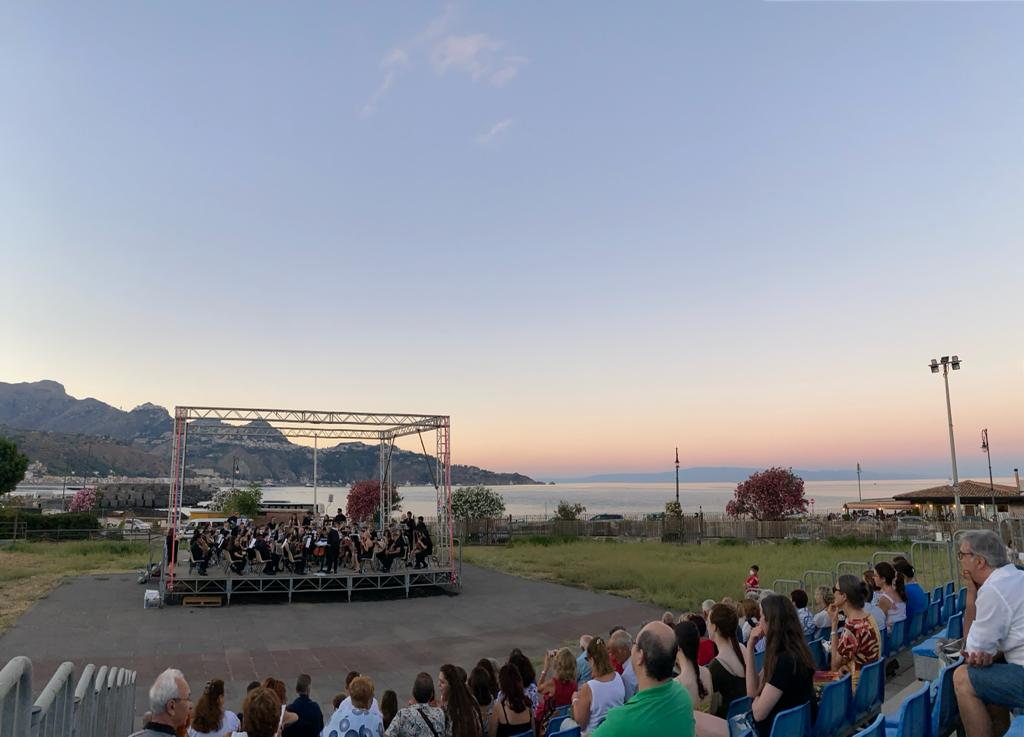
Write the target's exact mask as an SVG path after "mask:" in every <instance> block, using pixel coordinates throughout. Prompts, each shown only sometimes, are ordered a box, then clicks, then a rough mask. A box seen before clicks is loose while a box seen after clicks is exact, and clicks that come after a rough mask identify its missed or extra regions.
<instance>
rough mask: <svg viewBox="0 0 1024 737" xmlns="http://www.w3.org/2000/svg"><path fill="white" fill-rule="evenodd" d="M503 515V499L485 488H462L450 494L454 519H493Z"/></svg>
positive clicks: (488, 488)
mask: <svg viewBox="0 0 1024 737" xmlns="http://www.w3.org/2000/svg"><path fill="white" fill-rule="evenodd" d="M503 514H505V499H504V497H502V496H501V494H499V493H498V492H496V491H495V490H494V489H491V488H490V487H487V486H463V487H460V488H458V489H456V490H455V491H454V492H453V493H452V516H453V517H455V519H493V518H495V517H501V516H502V515H503Z"/></svg>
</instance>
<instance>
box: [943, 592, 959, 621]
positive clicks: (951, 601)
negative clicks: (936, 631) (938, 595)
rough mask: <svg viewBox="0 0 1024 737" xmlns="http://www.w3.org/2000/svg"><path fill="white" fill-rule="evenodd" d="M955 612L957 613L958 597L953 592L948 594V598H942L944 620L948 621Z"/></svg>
mask: <svg viewBox="0 0 1024 737" xmlns="http://www.w3.org/2000/svg"><path fill="white" fill-rule="evenodd" d="M954 614H956V597H955V596H953V595H952V594H948V595H947V596H946V598H945V599H943V600H942V621H943V622H946V621H948V620H949V618H950V617H952V616H953V615H954Z"/></svg>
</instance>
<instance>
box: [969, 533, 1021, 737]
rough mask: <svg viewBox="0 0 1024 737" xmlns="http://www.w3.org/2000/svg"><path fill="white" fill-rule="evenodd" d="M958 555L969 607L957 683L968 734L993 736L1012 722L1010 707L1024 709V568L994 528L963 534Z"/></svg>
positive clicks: (981, 736) (1001, 731) (973, 736)
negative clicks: (1014, 560) (1009, 554)
mask: <svg viewBox="0 0 1024 737" xmlns="http://www.w3.org/2000/svg"><path fill="white" fill-rule="evenodd" d="M956 557H957V558H958V559H959V560H960V567H961V571H962V573H963V577H964V580H965V581H966V588H967V605H966V608H965V610H964V647H963V654H964V664H963V665H962V666H960V667H959V668H957V669H956V671H955V672H954V673H953V686H954V688H955V689H956V699H957V702H958V704H959V705H960V715H961V717H962V718H963V724H964V731H965V732H966V733H967V737H990V736H991V735H992V734H1002V733H1003V732H1004V731H1005V730H1006V728H1007V727H1008V726H1009V711H1008V710H1009V709H1012V708H1021V707H1024V571H1021V570H1019V569H1017V567H1016V566H1014V565H1013V564H1012V563H1010V561H1009V559H1008V558H1007V556H1006V547H1005V546H1004V545H1003V541H1002V540H1001V539H1000V537H999V535H997V534H996V533H994V532H992V531H991V530H971V531H970V532H966V533H964V534H963V536H962V537H961V538H960V550H958V551H957V554H956ZM996 720H998V722H999V725H998V731H996V728H997V727H996V725H995V724H994V721H996Z"/></svg>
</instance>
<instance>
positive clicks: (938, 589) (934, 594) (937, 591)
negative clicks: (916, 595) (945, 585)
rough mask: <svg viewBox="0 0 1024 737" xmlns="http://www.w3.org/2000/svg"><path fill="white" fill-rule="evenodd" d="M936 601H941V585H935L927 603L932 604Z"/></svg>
mask: <svg viewBox="0 0 1024 737" xmlns="http://www.w3.org/2000/svg"><path fill="white" fill-rule="evenodd" d="M937 601H938V602H941V601H942V587H941V586H936V587H935V590H934V591H932V593H931V595H930V596H929V597H928V603H929V604H934V603H935V602H937Z"/></svg>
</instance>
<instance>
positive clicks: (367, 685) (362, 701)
mask: <svg viewBox="0 0 1024 737" xmlns="http://www.w3.org/2000/svg"><path fill="white" fill-rule="evenodd" d="M375 703H376V699H374V698H373V681H372V680H371V679H370V678H369V677H368V676H358V677H357V678H353V679H352V682H351V683H350V684H349V686H348V698H347V699H345V701H343V702H342V704H341V706H339V707H338V709H337V711H335V712H334V714H332V715H331V718H330V720H329V721H328V722H327V726H326V727H324V730H323V733H324V734H327V735H329V734H331V732H332V731H336V732H337V733H338V734H339V735H345V734H349V733H351V732H355V733H356V734H358V735H363V736H364V737H366V736H367V735H368V736H369V737H374V736H376V737H381V736H382V735H383V734H384V718H383V717H382V716H381V712H380V709H379V708H378V709H377V710H376V711H374V710H373V709H372V708H371V706H372V705H373V704H375ZM364 730H365V731H364Z"/></svg>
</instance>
